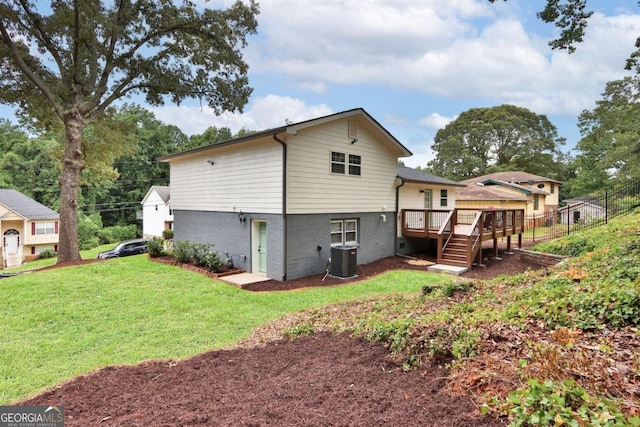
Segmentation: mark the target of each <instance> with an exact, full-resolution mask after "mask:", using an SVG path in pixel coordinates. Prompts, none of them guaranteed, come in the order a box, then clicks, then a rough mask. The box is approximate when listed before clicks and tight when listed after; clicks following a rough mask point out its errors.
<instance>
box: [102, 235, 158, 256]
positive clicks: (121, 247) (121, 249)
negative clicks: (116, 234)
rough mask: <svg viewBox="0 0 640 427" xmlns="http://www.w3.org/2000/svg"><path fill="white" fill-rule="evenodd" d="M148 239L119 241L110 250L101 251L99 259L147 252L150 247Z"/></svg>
mask: <svg viewBox="0 0 640 427" xmlns="http://www.w3.org/2000/svg"><path fill="white" fill-rule="evenodd" d="M147 243H148V240H147V239H134V240H127V241H125V242H121V243H118V246H116V247H115V248H113V249H112V250H110V251H105V252H100V253H99V254H98V259H107V258H117V257H123V256H129V255H138V254H143V253H146V252H147V251H148V250H149V248H148V247H147Z"/></svg>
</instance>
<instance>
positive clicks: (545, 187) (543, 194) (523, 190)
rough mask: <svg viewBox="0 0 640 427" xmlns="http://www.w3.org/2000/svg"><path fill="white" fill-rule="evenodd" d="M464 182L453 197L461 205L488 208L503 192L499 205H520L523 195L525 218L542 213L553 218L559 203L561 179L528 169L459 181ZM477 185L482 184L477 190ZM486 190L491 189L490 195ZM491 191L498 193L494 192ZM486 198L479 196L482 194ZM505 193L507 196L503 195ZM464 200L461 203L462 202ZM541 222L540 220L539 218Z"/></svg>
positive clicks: (541, 214) (492, 205) (541, 215)
mask: <svg viewBox="0 0 640 427" xmlns="http://www.w3.org/2000/svg"><path fill="white" fill-rule="evenodd" d="M461 182H462V183H465V184H468V186H467V188H466V189H462V190H459V191H458V193H457V195H456V197H458V198H459V200H460V202H459V206H460V203H463V204H464V205H465V207H475V208H483V209H486V208H489V207H497V206H495V203H497V202H499V201H500V200H499V199H496V194H497V195H498V197H499V194H505V198H504V199H503V202H504V203H503V205H505V204H511V206H516V205H518V203H520V204H519V205H518V207H521V206H522V205H521V203H522V199H523V198H526V199H527V201H526V208H525V216H526V217H527V218H529V219H531V218H534V217H540V218H542V217H543V216H546V218H555V216H556V214H557V212H558V204H559V198H558V195H559V188H560V185H562V182H561V181H557V180H555V179H551V178H545V177H543V176H538V175H534V174H531V173H528V172H521V171H513V172H496V173H491V174H488V175H483V176H479V177H476V178H472V179H467V180H464V181H461ZM478 186H482V187H483V190H478V188H477V187H478ZM489 189H494V190H493V191H491V193H494V195H490V194H489V193H490V192H489V191H488V190H489ZM495 190H498V191H499V192H498V193H496V191H495ZM483 193H484V194H486V195H487V196H488V198H487V199H484V198H482V196H483V195H484V194H483ZM506 193H509V194H510V195H511V196H510V197H506ZM462 200H464V202H462ZM542 222H544V220H542Z"/></svg>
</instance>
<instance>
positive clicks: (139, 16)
mask: <svg viewBox="0 0 640 427" xmlns="http://www.w3.org/2000/svg"><path fill="white" fill-rule="evenodd" d="M257 14H258V6H257V4H256V3H255V2H254V1H253V0H250V1H249V2H248V3H247V4H243V3H242V2H240V1H237V2H236V3H235V4H233V5H232V6H231V7H229V8H228V9H222V10H211V9H201V8H199V7H197V6H196V4H195V3H194V2H192V1H189V0H182V1H174V0H137V1H134V0H115V1H99V0H55V1H51V2H50V4H48V5H47V4H43V2H35V1H29V0H2V1H1V2H0V100H2V101H4V102H6V103H9V104H13V105H15V106H16V107H17V108H18V112H19V114H20V115H22V116H23V117H31V118H32V120H34V121H35V124H36V125H37V126H39V127H43V128H52V127H63V128H64V134H65V139H64V150H63V154H62V157H61V174H60V177H59V183H60V243H59V249H60V252H59V256H58V262H59V263H61V262H65V261H69V260H74V259H79V258H80V252H79V247H78V231H77V225H78V195H79V185H80V176H81V172H82V170H83V169H84V168H85V165H86V158H85V155H84V152H83V141H82V137H83V131H84V129H85V128H86V127H87V126H89V125H91V124H93V123H97V122H98V121H99V120H100V118H101V116H102V115H103V114H104V112H105V111H106V110H107V108H108V107H109V106H110V105H112V104H113V103H114V102H116V101H117V100H119V99H122V98H127V97H130V96H131V95H133V94H135V93H138V94H142V95H144V96H145V98H146V101H147V102H148V103H149V104H151V105H160V104H163V102H164V101H165V100H171V101H172V102H175V103H180V102H181V101H183V100H184V99H187V98H199V99H201V100H202V101H203V102H205V103H206V104H208V105H209V106H210V107H211V108H212V109H213V110H214V111H215V112H216V113H221V112H222V111H236V110H240V111H241V110H242V108H243V106H244V105H245V104H246V102H247V101H248V98H249V95H250V94H251V89H250V87H249V86H248V78H247V71H248V67H247V64H246V63H245V61H244V60H243V58H242V53H241V48H242V47H244V46H245V44H246V36H247V34H250V33H254V32H255V30H256V26H257V22H256V15H257Z"/></svg>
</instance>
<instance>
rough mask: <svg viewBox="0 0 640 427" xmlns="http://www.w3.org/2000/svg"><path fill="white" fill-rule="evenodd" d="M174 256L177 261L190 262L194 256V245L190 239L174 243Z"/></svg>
mask: <svg viewBox="0 0 640 427" xmlns="http://www.w3.org/2000/svg"><path fill="white" fill-rule="evenodd" d="M173 256H174V257H175V259H176V261H178V262H184V263H188V262H191V259H192V258H193V246H192V243H191V242H190V241H188V240H180V241H178V242H174V244H173Z"/></svg>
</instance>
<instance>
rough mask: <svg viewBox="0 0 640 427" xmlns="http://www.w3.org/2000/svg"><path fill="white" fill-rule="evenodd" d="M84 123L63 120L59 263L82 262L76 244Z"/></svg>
mask: <svg viewBox="0 0 640 427" xmlns="http://www.w3.org/2000/svg"><path fill="white" fill-rule="evenodd" d="M83 128H84V122H83V119H82V117H81V116H80V115H79V114H75V115H73V114H71V115H69V116H67V117H66V119H65V133H66V139H67V140H66V144H65V150H64V159H63V161H62V171H61V173H60V235H59V243H58V264H60V263H63V262H66V261H75V260H79V259H82V258H81V257H80V247H79V243H78V196H79V189H80V173H81V172H82V169H84V160H83V159H82V131H83Z"/></svg>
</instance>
